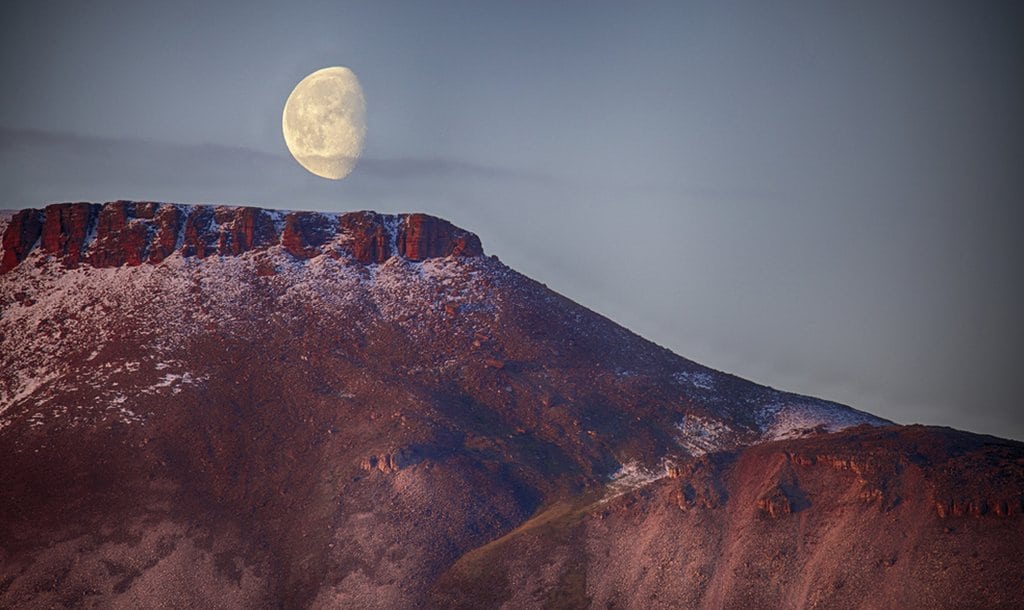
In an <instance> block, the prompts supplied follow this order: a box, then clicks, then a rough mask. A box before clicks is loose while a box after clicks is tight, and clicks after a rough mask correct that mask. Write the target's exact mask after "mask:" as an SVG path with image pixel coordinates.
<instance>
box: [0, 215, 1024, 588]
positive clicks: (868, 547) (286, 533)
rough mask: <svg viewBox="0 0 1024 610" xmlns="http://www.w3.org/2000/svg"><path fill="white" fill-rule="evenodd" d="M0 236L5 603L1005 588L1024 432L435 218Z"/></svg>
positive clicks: (1022, 492) (213, 220)
mask: <svg viewBox="0 0 1024 610" xmlns="http://www.w3.org/2000/svg"><path fill="white" fill-rule="evenodd" d="M0 228H2V230H3V241H2V248H3V251H2V253H0V254H2V256H0V287H2V291H0V489H2V491H0V606H3V607H52V606H103V607H108V606H113V607H138V606H153V605H168V606H174V607H182V606H196V607H237V606H246V607H249V606H259V607H264V606H270V607H288V608H291V607H316V608H324V607H365V608H370V607H379V608H395V607H414V606H420V607H422V606H438V607H492V606H498V605H501V604H502V603H506V604H507V605H508V607H515V608H519V607H581V606H588V605H593V606H604V607H622V606H628V607H697V606H704V607H751V606H783V607H789V606H810V605H827V606H863V605H867V606H886V607H913V606H918V607H941V606H948V607H954V606H956V607H963V606H978V605H981V606H987V607H999V606H1006V607H1010V606H1018V607H1019V606H1022V605H1024V587H1022V586H1021V585H1022V584H1024V583H1022V581H1021V576H1020V570H1019V566H1020V564H1021V560H1022V559H1024V519H1022V518H1021V513H1022V509H1024V445H1022V444H1021V443H1016V442H1013V441H1005V440H1001V439H997V438H993V437H986V436H978V435H973V434H968V433H965V432H959V431H954V430H949V429H941V428H926V427H920V426H912V427H903V426H895V425H893V424H891V422H887V421H885V420H883V419H880V418H877V417H874V416H872V415H869V414H867V413H863V412H860V411H856V410H854V409H851V408H848V407H845V406H842V405H838V404H835V403H832V402H828V401H823V400H818V399H814V398H810V397H806V396H798V395H794V394H790V393H786V392H782V391H778V390H775V389H771V388H767V387H764V386H760V385H757V384H754V383H751V382H749V381H746V380H743V379H740V378H738V377H735V376H733V375H729V374H727V373H722V372H719V371H715V370H713V369H710V368H707V367H704V366H701V365H699V364H697V363H695V362H692V361H690V360H687V359H685V358H682V357H680V356H678V355H676V354H673V353H672V352H670V351H668V350H666V349H664V348H662V347H659V346H657V345H655V344H653V343H651V342H649V341H646V340H644V339H643V338H641V337H639V336H637V335H635V334H633V333H631V332H630V331H628V330H627V329H625V328H622V327H621V326H618V325H616V324H615V323H613V322H611V321H610V320H607V319H605V318H603V317H601V316H599V315H597V314H596V313H594V312H592V311H590V310H588V309H586V308H584V307H582V306H580V305H578V304H576V303H574V302H572V301H570V300H569V299H566V298H565V297H563V296H561V295H559V294H557V293H556V292H554V291H552V290H550V289H548V288H547V287H545V286H543V285H542V284H539V283H537V282H535V281H533V280H531V279H529V278H527V277H524V276H522V275H520V274H518V273H516V272H515V271H513V270H512V269H509V268H508V267H507V266H505V265H503V264H502V263H501V262H500V261H499V260H498V259H497V258H495V257H493V256H486V255H485V254H484V251H483V247H482V245H481V243H480V240H479V239H478V238H477V237H476V236H475V235H474V234H472V233H470V232H468V231H465V230H463V229H460V228H458V227H456V226H454V225H452V224H451V223H449V222H447V221H445V220H442V219H438V218H434V217H431V216H427V215H424V214H400V215H385V214H377V213H373V212H351V213H344V214H325V213H319V212H287V211H271V210H262V209H258V208H249V207H226V206H216V207H213V206H183V205H174V204H163V203H153V202H129V201H119V202H112V203H106V204H91V203H68V204H54V205H50V206H47V207H46V208H45V209H44V210H22V211H19V212H17V213H14V214H13V215H11V216H10V217H9V218H0Z"/></svg>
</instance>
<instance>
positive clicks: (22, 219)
mask: <svg viewBox="0 0 1024 610" xmlns="http://www.w3.org/2000/svg"><path fill="white" fill-rule="evenodd" d="M42 230H43V215H42V213H41V212H40V211H39V210H22V211H20V212H18V213H17V214H15V215H14V216H13V217H12V218H11V222H10V224H8V225H7V230H6V231H4V236H3V242H2V243H3V249H4V255H3V259H0V273H6V272H7V271H9V270H11V269H13V268H15V267H16V266H17V265H18V263H20V262H21V261H23V260H25V257H26V256H28V253H29V252H31V251H32V248H34V247H35V245H36V242H37V241H39V235H40V233H42Z"/></svg>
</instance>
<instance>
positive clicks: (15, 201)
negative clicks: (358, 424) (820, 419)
mask: <svg viewBox="0 0 1024 610" xmlns="http://www.w3.org/2000/svg"><path fill="white" fill-rule="evenodd" d="M333 65H341V66H347V67H349V68H351V69H352V70H353V71H354V72H355V73H356V74H357V76H358V77H359V79H360V82H361V83H362V86H363V89H364V95H365V97H366V104H367V122H368V126H367V136H366V138H367V139H366V148H365V151H364V157H363V159H362V160H361V161H360V162H359V164H358V165H357V167H356V168H355V170H354V171H353V173H352V174H351V175H350V176H349V177H348V178H346V179H345V180H342V181H328V180H323V179H320V178H317V177H315V176H313V175H312V174H309V173H308V172H306V171H305V170H304V169H302V168H301V167H300V166H299V165H298V164H297V163H295V162H294V160H292V158H291V157H290V156H289V154H288V151H287V149H286V148H285V144H284V140H283V137H282V135H281V112H282V108H283V106H284V102H285V100H286V99H287V96H288V94H289V93H290V92H291V90H292V88H293V87H294V86H295V84H296V83H298V82H299V80H301V79H302V78H303V77H304V76H306V75H307V74H309V73H310V72H313V71H314V70H316V69H319V68H322V67H326V66H333ZM0 82H2V83H3V94H2V96H0V208H15V209H18V208H24V207H40V206H42V205H44V204H46V203H51V202H57V201H83V200H89V201H109V200H116V199H143V200H157V201H174V202H186V203H225V204H251V205H261V206H267V207H274V208H285V209H315V210H325V211H335V210H337V211H342V210H355V209H374V210H378V211H381V212H411V211H420V212H427V213H431V214H435V215H439V216H442V217H444V218H447V219H449V220H451V221H452V222H454V223H455V224H457V225H459V226H462V227H464V228H467V229H470V230H472V231H474V232H476V233H477V234H478V235H480V237H481V239H482V241H483V244H484V248H485V250H486V251H487V252H488V253H489V254H495V255H497V256H498V257H499V258H500V259H501V260H502V261H503V262H505V263H507V264H508V265H510V266H512V267H513V268H515V269H517V270H518V271H520V272H522V273H525V274H526V275H529V276H531V277H533V278H534V279H537V280H539V281H541V282H544V283H545V284H547V285H548V286H549V287H551V288H552V289H554V290H556V291H558V292H561V293H562V294H565V295H566V296H568V297H570V298H572V299H574V300H575V301H577V302H579V303H581V304H583V305H585V306H587V307H589V308H591V309H593V310H595V311H597V312H599V313H601V314H603V315H606V316H608V317H610V318H611V319H613V320H615V321H617V322H619V323H620V324H623V325H624V326H626V327H628V328H630V329H631V330H633V331H635V332H637V333H638V334H640V335H642V336H644V337H646V338H648V339H650V340H652V341H654V342H656V343H658V344H660V345H663V346H665V347H668V348H670V349H672V350H673V351H675V352H677V353H679V354H681V355H683V356H686V357H688V358H690V359H693V360H696V361H698V362H701V363H703V364H706V365H708V366H712V367H714V368H717V369H720V370H725V371H729V372H732V373H735V374H737V375H740V376H742V377H746V378H748V379H752V380H754V381H757V382H760V383H764V384H767V385H771V386H773V387H776V388H779V389H784V390H789V391H794V392H799V393H804V394H810V395H814V396H818V397H822V398H827V399H831V400H836V401H839V402H842V403H845V404H848V405H851V406H854V407H856V408H859V409H863V410H867V411H870V412H872V413H875V414H877V415H881V416H883V417H887V418H889V419H892V420H894V421H897V422H900V423H914V422H919V423H927V424H937V425H946V426H953V427H957V428H961V429H965V430H971V431H975V432H982V433H988V434H994V435H998V436H1002V437H1011V438H1017V439H1024V403H1022V401H1021V397H1022V396H1024V374H1022V373H1021V372H1020V367H1019V365H1018V362H1017V360H1018V358H1019V357H1020V351H1021V349H1022V347H1021V346H1024V322H1022V320H1021V312H1024V298H1022V287H1021V284H1022V279H1024V273H1022V269H1021V262H1020V261H1022V260H1024V252H1022V250H1024V246H1022V243H1024V239H1022V237H1021V234H1022V229H1024V113H1022V112H1021V109H1022V108H1024V5H1022V4H1021V3H1019V2H1005V3H1003V2H997V1H991V2H985V3H977V2H967V1H963V2H949V1H945V0H930V1H927V2H913V1H908V2H900V1H896V2H893V1H885V2H872V1H865V2H822V1H807V2H798V1H789V0H781V1H778V2H760V1H758V2H746V3H744V2H728V1H712V2H685V1H682V0H678V1H675V2H667V3H657V2H637V3H628V2H614V3H602V2H597V1H591V2H567V1H563V2H556V1H546V2H530V1H524V0H520V1H517V2H504V3H496V2H494V3H492V2H407V3H389V2H351V3H347V2H301V1H297V2H279V3H269V2H259V1H246V2H241V1H235V2H220V3H218V2H194V1H192V0H179V1H177V2H173V3H171V2H160V3H152V2H146V1H144V0H143V1H140V0H136V1H132V2H106V1H104V0H95V1H90V2H70V1H68V2H61V1H56V0H55V1H50V2H47V1H41V0H37V1H34V2H22V1H20V0H13V1H11V0H8V1H6V2H4V3H3V4H2V7H0Z"/></svg>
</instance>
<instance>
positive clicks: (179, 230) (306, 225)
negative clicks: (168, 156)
mask: <svg viewBox="0 0 1024 610" xmlns="http://www.w3.org/2000/svg"><path fill="white" fill-rule="evenodd" d="M40 237H41V239H40ZM279 245H280V246H283V247H284V249H285V250H286V251H287V252H288V253H289V254H291V255H292V256H295V257H298V258H313V257H314V256H317V255H321V254H326V253H328V252H330V253H333V254H334V255H347V256H351V257H352V258H354V259H355V260H357V261H359V262H361V263H383V262H384V261H386V260H388V259H389V258H391V257H392V256H394V255H398V256H401V257H403V258H406V259H408V260H412V261H423V260H426V259H428V258H441V257H447V256H482V255H483V248H482V247H481V245H480V239H479V238H478V237H477V236H476V235H473V234H472V233H470V232H468V231H464V230H462V229H460V228H458V227H456V226H454V225H452V224H451V223H450V222H448V221H446V220H442V219H440V218H435V217H433V216H428V215H426V214H397V215H388V214H378V213H376V212H348V213H343V214H326V213H321V212H281V211H276V210H264V209H260V208H253V207H230V206H185V205H175V204H166V203H153V202H134V201H114V202H111V203H105V204H94V203H58V204H53V205H49V206H47V207H46V208H45V209H44V210H22V211H20V212H18V213H17V214H14V215H13V217H12V218H11V220H10V221H9V224H8V226H7V228H6V230H5V231H4V234H3V248H4V254H3V259H2V261H3V263H2V266H0V273H6V272H8V271H10V270H11V269H13V268H14V267H16V266H17V265H18V263H20V262H21V261H22V260H24V259H25V258H26V257H27V256H28V255H29V254H30V253H31V252H32V250H33V249H34V248H39V249H40V250H41V251H42V253H45V254H46V255H48V256H50V257H52V258H53V259H55V260H59V261H60V262H62V263H63V264H64V265H65V266H66V267H69V268H74V267H76V266H78V265H79V264H80V263H83V262H85V263H88V264H89V265H90V266H93V267H119V266H122V265H128V266H134V265H140V264H142V263H143V262H149V263H159V262H161V261H163V260H164V259H165V258H167V257H168V256H170V255H172V254H174V253H179V254H180V255H181V256H183V257H186V258H189V257H195V258H206V257H207V256H214V255H216V256H238V255H241V254H243V253H246V252H251V251H261V250H267V249H269V248H272V247H274V246H279ZM332 246H333V247H332Z"/></svg>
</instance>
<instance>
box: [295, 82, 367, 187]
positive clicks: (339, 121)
mask: <svg viewBox="0 0 1024 610" xmlns="http://www.w3.org/2000/svg"><path fill="white" fill-rule="evenodd" d="M281 130H282V131H283V132H284V141H285V144H287V145H288V150H289V152H291V153H292V156H293V157H295V160H296V161H298V162H299V165H301V166H302V167H304V168H306V169H308V170H309V171H310V172H312V173H314V174H316V175H317V176H320V177H321V178H329V179H331V180H341V179H342V178H344V177H345V176H347V175H349V173H350V172H351V171H352V168H353V167H355V165H356V161H357V160H358V159H359V155H360V154H361V153H362V152H363V141H364V140H365V139H366V100H365V99H364V98H363V88H362V87H361V86H359V79H357V78H356V75H355V74H354V73H353V72H352V70H349V69H348V68H343V67H332V68H324V69H322V70H317V71H316V72H314V73H312V74H310V75H309V76H307V77H306V78H304V79H302V80H301V81H299V84H298V85H295V89H294V90H292V93H291V95H289V96H288V101H287V102H285V104H284V114H283V116H282V118H281Z"/></svg>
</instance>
